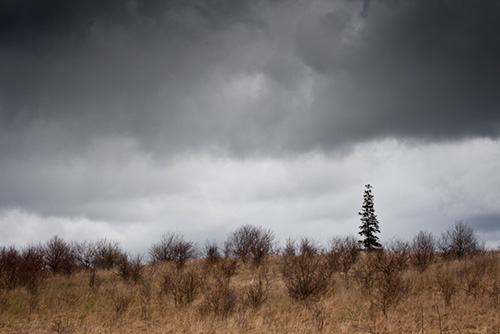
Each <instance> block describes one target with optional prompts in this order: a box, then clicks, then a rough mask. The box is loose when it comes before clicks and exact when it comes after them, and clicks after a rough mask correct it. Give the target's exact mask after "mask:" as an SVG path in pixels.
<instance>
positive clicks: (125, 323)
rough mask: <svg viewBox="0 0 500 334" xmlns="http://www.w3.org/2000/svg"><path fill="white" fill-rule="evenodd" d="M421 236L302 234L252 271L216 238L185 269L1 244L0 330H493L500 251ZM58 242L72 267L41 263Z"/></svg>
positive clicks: (106, 246) (499, 321)
mask: <svg viewBox="0 0 500 334" xmlns="http://www.w3.org/2000/svg"><path fill="white" fill-rule="evenodd" d="M428 236H429V234H423V237H422V235H420V237H421V240H419V239H418V237H417V238H416V239H415V241H414V242H413V243H411V244H407V243H404V242H400V241H394V242H392V243H390V244H387V245H386V247H384V250H375V251H371V252H361V251H360V250H359V247H357V246H356V243H353V241H354V239H352V238H349V237H347V238H336V239H333V240H332V242H331V243H330V248H329V249H324V248H323V247H322V246H321V245H319V244H318V243H317V242H315V241H313V240H311V239H306V238H303V239H300V240H299V241H296V242H293V241H290V242H288V244H287V245H286V247H285V248H284V249H283V251H282V252H281V253H280V254H275V255H271V256H267V257H266V259H267V260H266V261H263V262H261V263H260V264H259V266H256V264H255V263H254V261H253V260H252V257H248V258H247V260H251V261H247V263H244V262H243V259H241V258H236V257H235V256H233V255H231V254H228V252H224V254H221V253H220V251H219V249H218V247H217V245H216V244H214V243H212V244H208V246H207V247H206V257H205V258H203V259H199V258H197V259H190V260H188V261H186V262H185V263H184V265H182V266H179V265H178V263H176V261H175V260H174V259H172V260H171V261H160V262H158V261H153V259H151V260H150V263H149V264H147V263H146V262H145V261H143V260H142V258H141V257H140V256H139V255H136V256H131V255H125V254H124V253H123V252H122V251H121V248H120V247H119V245H118V244H116V243H113V242H109V241H102V242H87V243H82V244H74V243H69V244H68V243H66V242H64V241H63V240H62V239H59V238H57V239H56V238H53V239H51V241H50V242H49V243H46V244H44V245H42V246H36V245H32V246H28V247H25V248H23V249H21V250H17V249H16V248H15V247H2V248H0V333H101V332H108V333H138V332H144V333H146V332H147V333H179V332H184V333H498V332H500V317H499V316H498V314H499V312H500V284H499V282H500V253H498V252H496V251H491V250H490V251H484V250H481V248H480V247H478V248H475V250H474V251H470V252H467V253H464V254H462V255H460V256H458V255H456V256H450V255H449V254H443V253H442V252H435V251H432V247H427V246H429V245H430V244H429V243H427V242H426V241H429V240H430V238H427V237H428ZM422 238H423V241H424V242H421V241H422ZM55 242H56V245H58V247H56V248H57V249H59V246H60V245H66V246H68V247H69V248H70V249H71V250H72V252H73V253H72V254H73V256H72V257H67V258H68V259H69V258H72V259H73V260H74V263H73V265H74V266H75V267H74V268H73V269H72V270H71V272H67V271H66V270H63V269H61V270H59V269H57V270H54V266H51V265H50V264H49V262H48V260H49V259H52V260H53V259H54V257H50V258H49V257H47V251H48V250H47V249H48V247H49V246H53V244H54V243H55ZM98 246H99V247H98ZM192 246H194V245H192ZM61 249H66V248H65V247H62V248H61ZM79 250H84V251H85V253H84V254H82V253H79ZM103 250H104V252H103ZM51 251H53V250H51ZM99 252H100V253H101V254H100V255H99V256H97V254H99ZM63 254H64V252H63ZM90 254H93V255H90ZM117 254H118V255H119V256H117ZM422 254H424V255H425V256H424V255H422ZM431 254H432V255H431ZM105 255H106V256H105ZM421 255H422V257H419V256H421ZM115 257H116V258H115ZM62 258H66V257H62ZM96 259H99V260H96ZM105 259H107V260H109V262H108V261H105ZM56 262H57V261H53V263H52V264H54V263H56ZM111 262H113V263H114V264H113V265H112V266H111V267H109V269H106V268H108V265H107V264H109V263H111ZM57 268H64V266H61V265H59V264H58V265H57ZM91 281H92V282H93V283H92V284H89V283H90V282H91Z"/></svg>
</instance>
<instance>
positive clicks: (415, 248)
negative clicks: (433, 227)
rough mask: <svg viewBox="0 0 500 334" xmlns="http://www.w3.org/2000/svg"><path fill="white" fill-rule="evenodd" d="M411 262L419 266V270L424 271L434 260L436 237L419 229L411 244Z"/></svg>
mask: <svg viewBox="0 0 500 334" xmlns="http://www.w3.org/2000/svg"><path fill="white" fill-rule="evenodd" d="M411 253H412V254H411V255H412V256H411V262H412V264H413V265H414V266H415V267H417V268H419V269H420V271H425V270H426V269H427V268H428V267H429V265H430V264H431V263H432V261H433V260H434V257H435V254H436V239H435V238H434V235H432V233H430V232H425V231H420V232H418V234H417V235H416V236H415V238H413V241H412V244H411Z"/></svg>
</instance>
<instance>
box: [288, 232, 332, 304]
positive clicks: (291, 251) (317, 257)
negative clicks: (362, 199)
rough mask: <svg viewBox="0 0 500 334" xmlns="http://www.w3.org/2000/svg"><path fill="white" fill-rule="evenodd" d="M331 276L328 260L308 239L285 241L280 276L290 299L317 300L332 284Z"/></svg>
mask: <svg viewBox="0 0 500 334" xmlns="http://www.w3.org/2000/svg"><path fill="white" fill-rule="evenodd" d="M331 274H332V270H331V266H330V264H329V262H328V259H327V258H326V256H325V255H324V251H323V249H322V248H321V247H320V246H318V245H317V244H316V243H315V242H313V241H312V240H310V239H308V238H302V239H300V241H299V242H298V243H295V242H293V241H292V240H288V241H287V244H286V247H285V249H284V251H283V263H282V266H281V275H282V278H283V281H284V283H285V286H286V288H287V291H288V295H289V296H290V297H291V298H293V299H295V300H315V299H318V298H319V297H320V296H321V295H322V294H323V293H325V292H326V290H327V289H328V288H329V287H330V285H331V284H332V279H331Z"/></svg>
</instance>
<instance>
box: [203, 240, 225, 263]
mask: <svg viewBox="0 0 500 334" xmlns="http://www.w3.org/2000/svg"><path fill="white" fill-rule="evenodd" d="M221 260H222V254H221V252H220V250H219V245H218V244H217V243H216V242H212V243H206V244H205V263H206V264H207V265H209V266H213V265H215V264H217V263H219V262H220V261H221Z"/></svg>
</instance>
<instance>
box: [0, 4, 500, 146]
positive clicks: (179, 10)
mask: <svg viewBox="0 0 500 334" xmlns="http://www.w3.org/2000/svg"><path fill="white" fill-rule="evenodd" d="M363 6H365V7H363ZM499 6H500V5H499V4H498V2H495V1H483V2H481V4H475V3H471V2H470V1H454V2H448V1H417V2H409V1H382V0H380V1H372V2H371V3H370V6H369V7H367V4H366V3H365V4H364V5H363V3H362V2H361V1H351V2H344V1H334V2H330V1H321V0H316V1H311V2H307V3H298V2H294V1H256V2H244V1H205V2H198V1H195V2H191V1H172V2H161V1H152V2H147V3H143V2H135V1H129V2H121V1H110V2H108V1H106V2H102V1H90V2H85V3H84V4H82V3H81V2H79V1H55V0H53V1H48V3H45V4H43V5H42V4H41V3H38V2H32V1H15V2H7V3H6V4H5V3H4V5H3V7H4V8H2V16H3V17H2V22H4V23H3V24H2V27H1V30H0V36H1V37H2V38H1V40H2V41H3V42H2V44H1V45H0V48H1V49H0V64H1V65H0V66H1V72H2V73H3V75H2V77H3V80H2V81H1V84H0V85H1V86H0V101H1V104H0V108H1V109H0V113H1V121H2V126H3V131H2V137H3V138H2V139H3V142H5V141H7V142H10V143H13V144H15V147H16V151H18V149H19V148H23V149H29V148H30V147H33V143H32V142H27V141H28V140H34V141H35V142H36V144H35V146H39V145H40V146H42V147H41V148H40V147H36V148H37V150H39V149H43V148H44V147H45V146H50V147H51V148H52V149H54V150H69V151H71V150H72V149H73V148H80V147H82V146H83V147H86V146H87V145H90V144H91V143H89V141H92V140H95V138H96V136H97V137H99V136H105V137H109V136H117V137H126V138H133V139H134V140H136V141H137V142H138V143H139V144H140V145H141V146H143V147H144V149H145V150H150V151H154V152H156V151H160V152H172V151H177V150H191V149H207V148H210V147H213V146H215V147H220V148H223V149H225V150H229V151H231V152H233V153H252V152H253V153H255V152H259V153H262V152H264V153H265V152H273V153H276V152H280V151H283V150H285V151H292V152H293V151H297V150H298V151H302V152H303V151H308V150H311V149H321V150H331V149H335V148H338V147H339V146H342V145H346V144H351V143H353V142H360V141H363V140H369V139H371V138H382V137H387V136H396V137H411V138H424V139H448V138H453V139H456V138H461V137H464V136H488V137H496V136H498V133H499V131H500V130H499V122H500V116H499V113H498V108H499V105H500V100H499V99H500V97H499V95H498V94H497V92H496V87H499V86H500V78H499V77H498V75H494V74H495V73H498V72H499V70H500V69H499V66H500V65H499V64H498V61H497V59H498V58H499V56H500V43H498V42H496V40H497V39H496V38H495V34H496V32H497V31H499V30H500V22H499V21H498V20H497V18H496V16H495V14H494V13H496V12H497V11H498V9H499V8H498V7H499ZM363 8H365V9H363ZM362 10H363V11H365V12H366V15H365V16H364V17H363V16H361V15H360V13H361V11H362ZM26 132H29V133H30V134H32V136H36V137H35V138H33V137H30V138H29V139H25V137H24V136H25V133H26ZM19 133H21V135H16V134H19ZM20 136H23V138H19V137H20ZM13 144H11V145H9V144H6V145H5V144H4V145H2V146H3V147H2V151H3V152H5V151H9V150H11V151H12V150H13V147H14V145H13ZM54 146H55V147H54Z"/></svg>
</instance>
